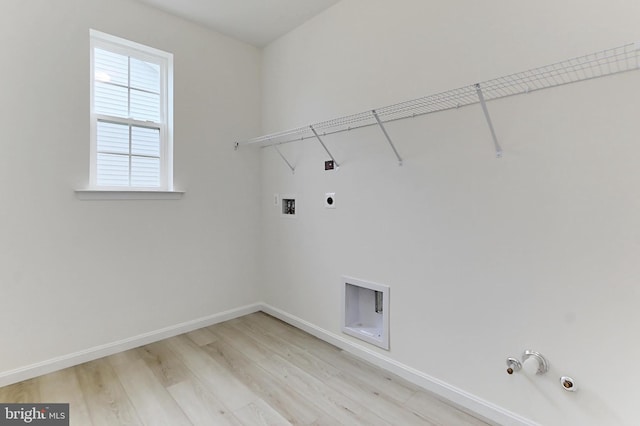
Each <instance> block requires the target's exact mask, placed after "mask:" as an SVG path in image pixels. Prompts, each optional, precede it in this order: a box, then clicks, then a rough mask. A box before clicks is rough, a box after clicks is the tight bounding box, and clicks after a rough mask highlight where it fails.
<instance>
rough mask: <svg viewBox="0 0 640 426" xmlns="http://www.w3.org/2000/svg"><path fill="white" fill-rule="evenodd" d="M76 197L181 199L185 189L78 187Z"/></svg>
mask: <svg viewBox="0 0 640 426" xmlns="http://www.w3.org/2000/svg"><path fill="white" fill-rule="evenodd" d="M75 193H76V197H78V199H80V200H84V201H97V200H179V199H181V198H182V196H183V195H184V191H136V190H129V189H125V190H116V191H112V190H103V189H76V190H75Z"/></svg>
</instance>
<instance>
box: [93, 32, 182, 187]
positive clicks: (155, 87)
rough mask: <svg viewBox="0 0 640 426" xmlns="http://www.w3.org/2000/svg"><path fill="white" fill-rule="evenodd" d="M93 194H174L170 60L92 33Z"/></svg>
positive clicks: (171, 67) (148, 49)
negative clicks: (117, 191)
mask: <svg viewBox="0 0 640 426" xmlns="http://www.w3.org/2000/svg"><path fill="white" fill-rule="evenodd" d="M90 37H91V167H90V180H91V187H92V188H93V189H104V190H146V191H149V190H157V191H172V190H173V158H172V157H173V147H172V124H173V123H172V121H173V119H172V118H173V106H172V98H173V93H172V92H173V89H172V87H173V82H172V78H173V55H171V54H170V53H166V52H163V51H160V50H157V49H153V48H150V47H147V46H143V45H141V44H138V43H134V42H131V41H128V40H124V39H121V38H118V37H114V36H111V35H108V34H104V33H101V32H98V31H94V30H91V32H90Z"/></svg>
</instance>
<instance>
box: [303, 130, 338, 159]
mask: <svg viewBox="0 0 640 426" xmlns="http://www.w3.org/2000/svg"><path fill="white" fill-rule="evenodd" d="M309 128H310V129H311V131H312V132H313V134H314V136H315V137H316V139H318V142H320V145H322V147H323V148H324V150H325V151H327V154H329V158H331V161H333V164H335V166H336V168H338V167H340V165H339V164H338V162H337V161H336V159H335V158H333V155H331V152H329V150H328V149H327V146H326V145H325V144H324V142H322V139H320V135H318V132H316V129H314V128H313V126H309Z"/></svg>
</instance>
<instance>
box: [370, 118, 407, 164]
mask: <svg viewBox="0 0 640 426" xmlns="http://www.w3.org/2000/svg"><path fill="white" fill-rule="evenodd" d="M371 114H373V116H374V117H375V119H376V122H377V123H378V126H380V130H382V133H384V137H385V138H387V142H389V145H391V149H393V153H394V154H395V155H396V158H397V159H398V165H400V166H402V157H400V154H398V150H397V149H396V147H395V145H394V144H393V141H392V140H391V138H390V137H389V133H387V129H385V128H384V124H382V121H380V117H378V113H377V112H376V110H375V109H372V110H371Z"/></svg>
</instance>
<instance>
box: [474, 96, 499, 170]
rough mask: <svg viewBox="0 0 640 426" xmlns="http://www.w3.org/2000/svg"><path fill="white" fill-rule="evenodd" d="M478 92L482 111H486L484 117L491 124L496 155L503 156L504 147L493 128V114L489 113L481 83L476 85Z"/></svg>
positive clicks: (490, 128)
mask: <svg viewBox="0 0 640 426" xmlns="http://www.w3.org/2000/svg"><path fill="white" fill-rule="evenodd" d="M475 87H476V92H478V99H479V100H480V105H481V106H482V112H483V113H484V118H485V119H486V120H487V125H488V126H489V131H490V132H491V137H492V138H493V145H494V146H495V148H496V157H497V158H501V157H502V147H501V146H500V144H499V143H498V137H497V136H496V131H495V130H494V128H493V123H492V122H491V116H490V115H489V110H488V109H487V102H486V101H485V100H484V95H483V94H482V88H481V87H480V83H477V84H476V85H475Z"/></svg>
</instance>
